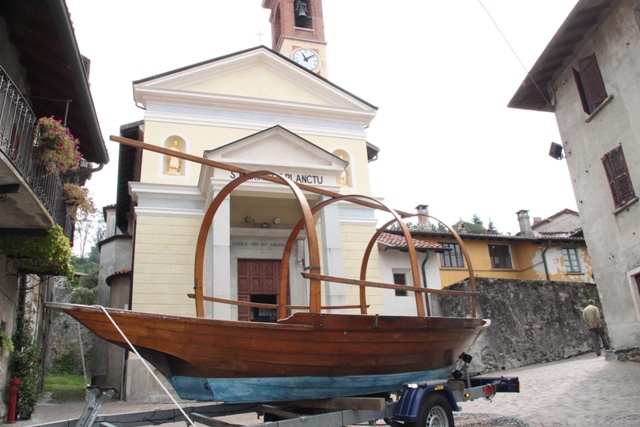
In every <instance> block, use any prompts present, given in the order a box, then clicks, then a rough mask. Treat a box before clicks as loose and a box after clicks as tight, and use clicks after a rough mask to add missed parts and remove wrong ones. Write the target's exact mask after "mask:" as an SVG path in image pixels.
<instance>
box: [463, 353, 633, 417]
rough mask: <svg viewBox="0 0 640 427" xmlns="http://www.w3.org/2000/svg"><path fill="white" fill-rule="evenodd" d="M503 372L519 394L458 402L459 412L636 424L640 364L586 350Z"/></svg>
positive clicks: (502, 394) (505, 394)
mask: <svg viewBox="0 0 640 427" xmlns="http://www.w3.org/2000/svg"><path fill="white" fill-rule="evenodd" d="M502 375H505V376H517V377H519V378H520V393H501V394H498V395H497V396H496V397H495V399H494V400H493V401H492V402H491V403H489V402H487V401H484V400H482V399H481V400H478V401H474V402H467V403H463V404H461V406H462V409H463V412H462V413H478V412H483V413H491V414H494V415H500V416H507V417H514V418H517V419H520V420H522V421H524V422H526V423H527V424H528V425H529V426H531V427H538V426H544V427H549V426H581V427H582V426H603V427H606V426H616V427H618V426H629V427H630V426H640V404H639V403H638V398H639V397H640V363H633V362H618V361H607V360H605V359H604V356H600V357H595V354H593V353H590V354H587V355H583V356H579V357H574V358H571V359H567V360H563V361H560V362H552V363H546V364H538V365H532V366H527V367H522V368H518V369H512V370H509V371H503V372H502ZM488 425H493V424H488ZM495 425H509V424H495Z"/></svg>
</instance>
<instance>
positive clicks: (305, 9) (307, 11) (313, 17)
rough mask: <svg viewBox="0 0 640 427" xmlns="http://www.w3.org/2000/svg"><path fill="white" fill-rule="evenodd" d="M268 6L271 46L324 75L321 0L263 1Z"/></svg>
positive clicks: (325, 47) (325, 44) (324, 48)
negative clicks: (269, 11) (269, 10)
mask: <svg viewBox="0 0 640 427" xmlns="http://www.w3.org/2000/svg"><path fill="white" fill-rule="evenodd" d="M262 7H263V8H265V9H271V15H270V17H269V22H271V48H272V49H273V50H275V51H277V52H278V53H280V54H282V55H284V56H286V57H287V58H290V59H291V60H293V61H294V62H296V63H298V64H299V65H301V66H303V67H305V68H307V69H308V70H311V71H313V72H315V73H318V74H319V75H321V76H322V77H325V78H326V77H327V42H326V41H325V40H324V21H323V19H322V0H262Z"/></svg>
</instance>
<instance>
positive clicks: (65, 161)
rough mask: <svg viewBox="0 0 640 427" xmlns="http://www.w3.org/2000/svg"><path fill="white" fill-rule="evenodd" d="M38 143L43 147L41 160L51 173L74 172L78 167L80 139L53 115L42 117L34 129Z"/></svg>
mask: <svg viewBox="0 0 640 427" xmlns="http://www.w3.org/2000/svg"><path fill="white" fill-rule="evenodd" d="M34 138H35V140H36V145H37V146H39V147H41V161H42V162H43V163H44V166H45V169H46V171H47V172H48V173H50V174H55V173H67V172H73V171H75V170H77V169H78V167H79V164H80V160H81V159H82V155H81V154H80V152H79V151H78V148H79V144H80V141H78V139H77V138H74V137H73V135H72V134H71V132H69V129H67V128H66V127H65V126H63V125H62V122H61V121H60V120H56V119H55V118H54V117H53V116H51V117H42V118H40V119H39V120H38V123H37V125H36V128H35V130H34Z"/></svg>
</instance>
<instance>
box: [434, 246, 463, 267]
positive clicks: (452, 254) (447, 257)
mask: <svg viewBox="0 0 640 427" xmlns="http://www.w3.org/2000/svg"><path fill="white" fill-rule="evenodd" d="M440 244H441V245H442V246H443V247H445V248H449V249H451V250H450V251H446V252H443V253H441V254H440V266H442V267H461V268H464V256H463V255H462V249H460V245H459V244H457V243H440Z"/></svg>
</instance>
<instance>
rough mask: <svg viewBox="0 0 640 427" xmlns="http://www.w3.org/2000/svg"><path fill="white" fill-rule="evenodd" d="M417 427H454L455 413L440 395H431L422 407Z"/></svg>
mask: <svg viewBox="0 0 640 427" xmlns="http://www.w3.org/2000/svg"><path fill="white" fill-rule="evenodd" d="M417 427H453V411H452V410H451V405H449V402H448V401H447V398H446V397H444V396H443V395H441V394H440V393H431V394H429V395H428V396H427V397H426V398H425V399H424V401H423V402H422V405H421V407H420V417H419V418H418V425H417Z"/></svg>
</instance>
